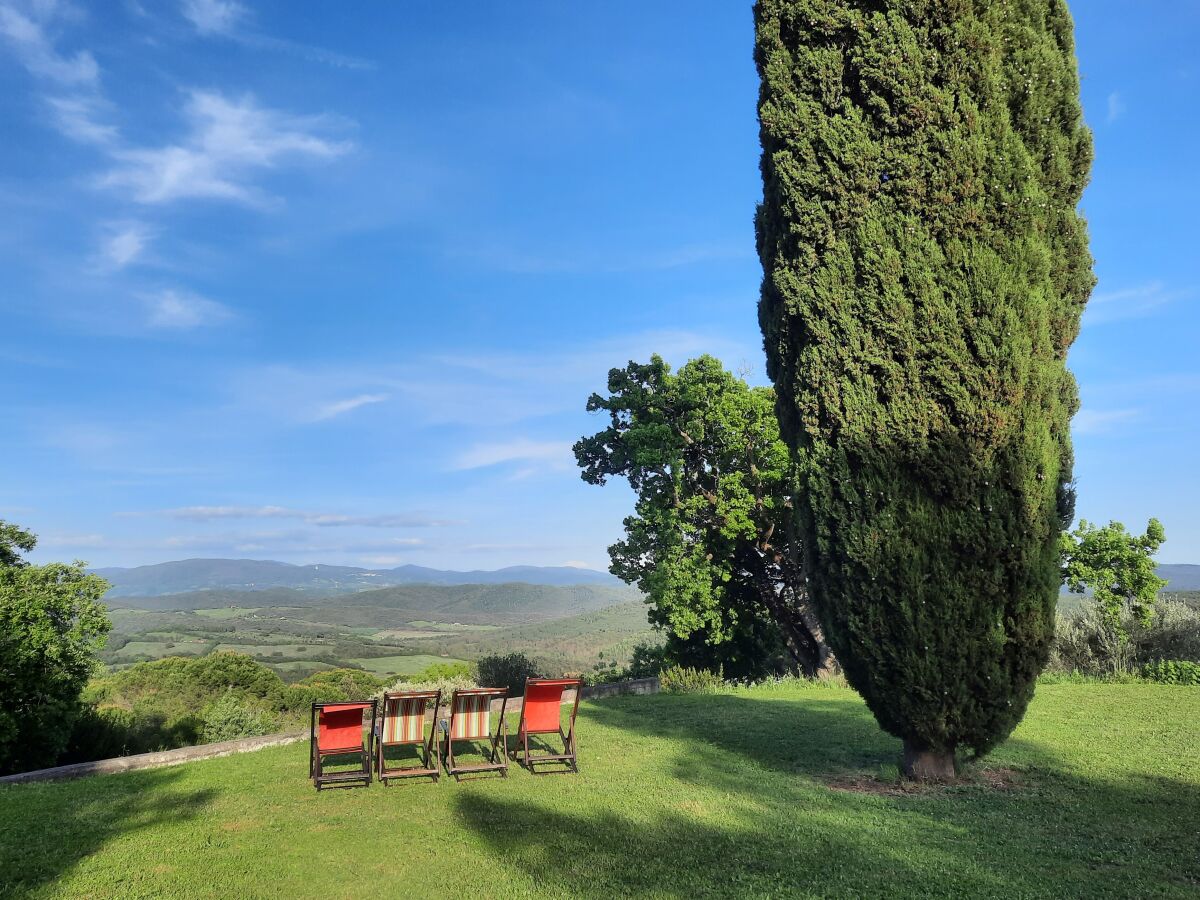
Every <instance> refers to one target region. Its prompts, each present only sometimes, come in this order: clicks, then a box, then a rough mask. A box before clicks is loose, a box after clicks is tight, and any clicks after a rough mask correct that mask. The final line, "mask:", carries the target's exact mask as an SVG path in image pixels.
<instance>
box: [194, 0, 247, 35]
mask: <svg viewBox="0 0 1200 900" xmlns="http://www.w3.org/2000/svg"><path fill="white" fill-rule="evenodd" d="M181 11H182V12H183V15H184V17H185V18H186V19H187V20H188V21H189V22H191V23H192V25H194V26H195V28H196V31H198V32H199V33H200V34H203V35H213V34H220V35H228V34H231V33H232V32H233V30H234V28H236V27H237V25H238V24H240V23H241V22H243V21H245V19H246V13H247V10H246V7H244V6H242V4H240V3H235V2H233V0H183V6H182V8H181Z"/></svg>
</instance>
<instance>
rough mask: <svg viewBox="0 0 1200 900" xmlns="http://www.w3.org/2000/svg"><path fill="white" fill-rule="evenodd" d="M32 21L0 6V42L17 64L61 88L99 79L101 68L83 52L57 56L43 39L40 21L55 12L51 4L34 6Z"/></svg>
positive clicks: (89, 54)
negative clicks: (0, 41)
mask: <svg viewBox="0 0 1200 900" xmlns="http://www.w3.org/2000/svg"><path fill="white" fill-rule="evenodd" d="M30 11H31V13H32V14H33V16H34V17H33V18H31V17H30V16H27V15H25V14H24V13H22V12H20V11H19V10H17V8H16V7H15V6H13V5H12V4H10V3H0V38H3V39H4V40H5V42H6V43H7V44H8V45H9V46H10V47H11V48H12V50H13V54H14V55H15V56H16V58H17V59H18V60H19V61H20V63H21V64H22V65H23V66H24V67H25V68H26V69H27V70H28V71H29V72H30V73H31V74H33V75H35V76H37V77H38V78H44V79H46V80H48V81H53V82H56V83H58V84H61V85H69V86H81V85H94V84H96V83H97V81H99V78H100V67H99V66H97V65H96V60H95V58H94V57H93V56H92V54H91V53H89V52H88V51H86V50H80V51H79V52H78V53H76V54H75V55H74V56H66V55H64V54H62V53H59V52H58V50H57V49H56V48H55V46H54V42H53V41H51V40H50V38H48V37H47V36H46V32H45V30H44V27H43V26H44V25H45V24H46V23H45V21H43V19H50V18H52V17H53V16H54V14H55V13H56V12H57V5H56V4H54V3H39V4H34V6H32V7H31V8H30Z"/></svg>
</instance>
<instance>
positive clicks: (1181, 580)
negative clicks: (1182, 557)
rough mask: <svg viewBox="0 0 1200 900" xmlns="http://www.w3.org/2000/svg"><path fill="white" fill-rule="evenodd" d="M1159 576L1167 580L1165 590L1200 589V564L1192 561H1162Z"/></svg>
mask: <svg viewBox="0 0 1200 900" xmlns="http://www.w3.org/2000/svg"><path fill="white" fill-rule="evenodd" d="M1157 571H1158V577H1159V578H1165V579H1166V580H1167V586H1166V587H1165V588H1163V590H1164V591H1200V566H1197V565H1192V564H1190V563H1161V564H1160V565H1159V566H1158V569H1157Z"/></svg>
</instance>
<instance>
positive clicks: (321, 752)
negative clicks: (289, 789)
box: [308, 700, 378, 791]
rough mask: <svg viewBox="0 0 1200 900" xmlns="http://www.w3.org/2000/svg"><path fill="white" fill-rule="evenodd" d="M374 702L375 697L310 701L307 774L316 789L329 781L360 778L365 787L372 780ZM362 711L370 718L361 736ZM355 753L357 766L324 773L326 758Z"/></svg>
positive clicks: (344, 782) (331, 782) (334, 782)
mask: <svg viewBox="0 0 1200 900" xmlns="http://www.w3.org/2000/svg"><path fill="white" fill-rule="evenodd" d="M377 705H378V701H376V700H352V701H347V702H338V703H332V702H316V703H313V705H312V712H311V714H310V716H309V723H308V749H309V755H308V777H309V778H311V779H312V780H313V784H315V785H316V788H317V790H318V791H319V790H321V788H322V787H325V786H326V785H331V784H345V785H349V784H353V783H354V782H356V781H361V782H362V783H363V784H364V786H365V785H369V784H370V783H371V768H372V763H373V762H374V757H373V753H372V750H373V744H374V734H375V714H376V711H377ZM355 712H357V713H358V718H357V720H355V718H354V713H355ZM365 712H369V713H370V715H371V718H370V720H369V724H368V725H367V727H366V734H365V736H364V734H363V713H365ZM356 725H357V728H356V727H355V726H356ZM355 753H357V754H359V755H360V757H361V759H362V767H361V768H360V769H348V770H346V771H343V772H330V773H328V774H326V773H325V771H324V763H325V759H326V757H329V756H349V755H351V754H355Z"/></svg>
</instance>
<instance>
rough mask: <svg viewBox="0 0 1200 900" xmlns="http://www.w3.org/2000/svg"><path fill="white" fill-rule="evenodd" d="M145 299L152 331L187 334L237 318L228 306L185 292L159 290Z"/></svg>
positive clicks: (147, 316)
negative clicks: (183, 332)
mask: <svg viewBox="0 0 1200 900" xmlns="http://www.w3.org/2000/svg"><path fill="white" fill-rule="evenodd" d="M142 300H143V302H144V303H145V305H146V324H147V325H149V326H150V327H151V328H161V329H164V330H174V331H185V330H188V329H192V328H201V327H205V326H209V325H217V324H219V323H221V322H224V321H227V320H228V319H231V318H233V311H232V310H230V309H229V307H227V306H225V305H224V304H222V303H217V302H216V301H215V300H209V299H207V298H205V297H200V296H198V295H196V294H189V293H187V292H182V291H174V290H164V291H159V292H158V293H157V294H153V295H149V296H145V297H143V298H142Z"/></svg>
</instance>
